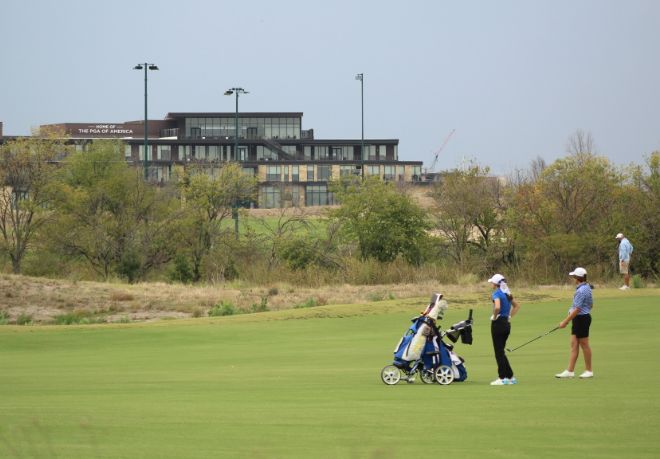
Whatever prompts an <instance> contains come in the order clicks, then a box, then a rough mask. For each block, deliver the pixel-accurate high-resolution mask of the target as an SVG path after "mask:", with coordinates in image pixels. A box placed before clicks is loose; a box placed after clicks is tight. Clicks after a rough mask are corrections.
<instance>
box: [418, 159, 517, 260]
mask: <svg viewBox="0 0 660 459" xmlns="http://www.w3.org/2000/svg"><path fill="white" fill-rule="evenodd" d="M489 173H490V169H489V168H488V167H482V166H480V165H478V164H471V165H470V166H469V167H466V168H464V169H454V170H452V171H449V172H446V173H444V174H442V176H441V179H440V182H439V183H438V184H437V185H436V186H434V188H433V190H432V191H431V197H432V198H433V199H434V202H435V208H434V209H433V211H432V213H433V215H434V217H435V220H434V227H435V229H436V231H437V232H438V233H439V234H440V235H441V236H442V237H443V238H444V239H446V240H447V241H448V242H449V254H450V256H451V257H452V258H453V259H454V261H456V262H457V263H460V264H462V263H464V262H465V261H466V260H467V259H468V258H469V255H470V252H471V250H470V248H474V249H476V250H477V252H478V254H479V255H480V256H482V257H483V256H490V255H492V253H491V252H494V250H493V246H494V245H497V244H498V243H499V242H501V240H502V237H503V231H504V225H503V223H502V222H503V211H504V201H503V192H502V184H501V183H500V181H499V179H497V178H496V177H491V176H490V175H489Z"/></svg>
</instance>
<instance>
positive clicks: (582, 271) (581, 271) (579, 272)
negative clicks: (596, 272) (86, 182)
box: [568, 268, 587, 277]
mask: <svg viewBox="0 0 660 459" xmlns="http://www.w3.org/2000/svg"><path fill="white" fill-rule="evenodd" d="M568 275H569V276H576V277H584V276H586V275H587V270H586V269H584V268H575V270H573V272H572V273H568Z"/></svg>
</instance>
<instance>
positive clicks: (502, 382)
mask: <svg viewBox="0 0 660 459" xmlns="http://www.w3.org/2000/svg"><path fill="white" fill-rule="evenodd" d="M507 384H509V380H508V379H506V378H504V379H500V378H497V379H496V380H495V381H493V382H492V383H490V385H491V386H506V385H507Z"/></svg>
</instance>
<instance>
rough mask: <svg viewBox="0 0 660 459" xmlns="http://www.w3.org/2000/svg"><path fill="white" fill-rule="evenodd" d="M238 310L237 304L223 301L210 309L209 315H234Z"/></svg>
mask: <svg viewBox="0 0 660 459" xmlns="http://www.w3.org/2000/svg"><path fill="white" fill-rule="evenodd" d="M236 312H237V311H236V306H234V305H233V304H231V303H229V302H225V301H221V302H220V303H218V304H216V305H215V306H213V307H212V308H211V309H209V317H220V316H232V315H234V314H236Z"/></svg>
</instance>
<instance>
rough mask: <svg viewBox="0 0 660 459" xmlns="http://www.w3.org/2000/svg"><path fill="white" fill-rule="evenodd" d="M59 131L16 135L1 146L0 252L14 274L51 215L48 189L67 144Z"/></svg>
mask: <svg viewBox="0 0 660 459" xmlns="http://www.w3.org/2000/svg"><path fill="white" fill-rule="evenodd" d="M64 142H65V141H64V139H63V136H62V135H61V133H58V132H44V133H43V135H38V136H33V137H25V138H17V139H16V140H10V141H8V142H6V143H4V144H2V145H0V235H1V239H0V251H2V252H4V253H5V254H7V255H8V256H9V258H10V259H11V264H12V270H13V272H14V273H20V272H21V263H22V261H23V258H24V257H25V254H26V252H27V250H28V248H29V246H30V243H31V242H32V240H33V238H34V236H35V233H36V232H37V231H38V230H39V229H40V228H41V227H42V226H43V225H44V224H45V223H46V222H47V221H48V218H49V217H50V216H51V215H52V213H51V212H50V210H49V207H50V203H51V195H50V194H49V192H48V189H49V187H50V185H51V184H52V179H53V175H54V173H55V170H56V166H55V160H57V159H59V158H60V157H61V156H64V155H65V154H66V152H67V151H68V149H69V148H68V147H67V146H66V145H65V143H64Z"/></svg>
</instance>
